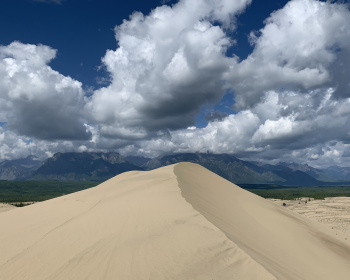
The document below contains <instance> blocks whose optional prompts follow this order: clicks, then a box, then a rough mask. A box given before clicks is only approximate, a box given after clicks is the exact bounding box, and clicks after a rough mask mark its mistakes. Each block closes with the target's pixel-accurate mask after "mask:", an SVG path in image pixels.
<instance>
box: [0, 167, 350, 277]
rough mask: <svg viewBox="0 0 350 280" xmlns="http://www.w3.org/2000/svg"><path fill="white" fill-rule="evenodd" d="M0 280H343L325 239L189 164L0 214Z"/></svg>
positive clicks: (348, 257) (129, 175)
mask: <svg viewBox="0 0 350 280" xmlns="http://www.w3.org/2000/svg"><path fill="white" fill-rule="evenodd" d="M0 225H1V230H0V279H1V280H19V279H21V280H44V279H45V280H59V279H62V280H63V279H64V280H69V279H76V280H83V279H84V280H88V279H90V280H107V279H122V280H143V279H145V280H146V279H152V280H158V279H159V280H161V279H162V280H163V279H179V280H180V279H181V280H185V279H203V280H204V279H205V280H206V279H208V280H211V279H217V280H226V279H241V280H242V279H259V280H261V279H262V280H264V279H308V280H312V279H315V280H316V279H317V280H322V279H324V280H329V279H337V280H341V279H344V280H345V279H346V280H348V279H349V275H350V245H349V244H348V243H347V242H345V241H344V240H342V239H341V238H338V237H337V236H334V234H333V232H332V230H331V229H330V228H328V227H326V226H323V225H321V224H319V223H317V222H316V221H312V220H310V219H308V218H307V217H304V216H301V215H299V214H297V213H294V212H292V211H290V210H289V209H287V208H286V207H283V206H281V205H277V204H276V203H274V202H272V201H269V200H266V199H263V198H261V197H259V196H257V195H254V194H252V193H250V192H248V191H245V190H243V189H241V188H239V187H238V186H236V185H234V184H232V183H231V182H229V181H227V180H225V179H223V178H221V177H219V176H218V175H216V174H214V173H212V172H210V171H208V170H207V169H205V168H204V167H202V166H200V165H197V164H193V163H178V164H175V165H170V166H166V167H162V168H159V169H156V170H152V171H130V172H126V173H123V174H121V175H118V176H116V177H114V178H112V179H110V180H108V181H106V182H104V183H102V184H100V185H98V186H97V187H94V188H91V189H88V190H83V191H80V192H76V193H73V194H69V195H65V196H61V197H58V198H55V199H51V200H47V201H44V202H40V203H36V204H32V205H29V206H26V207H23V208H16V209H12V210H10V211H5V212H2V213H0Z"/></svg>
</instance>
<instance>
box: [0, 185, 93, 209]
mask: <svg viewBox="0 0 350 280" xmlns="http://www.w3.org/2000/svg"><path fill="white" fill-rule="evenodd" d="M99 183H100V182H94V181H71V182H69V181H54V180H45V181H0V203H14V202H17V204H18V205H15V206H24V205H23V202H31V201H44V200H47V199H51V198H55V197H58V196H61V195H65V194H69V193H73V192H77V191H81V190H85V189H88V188H91V187H94V186H96V185H98V184H99ZM21 203H22V204H21Z"/></svg>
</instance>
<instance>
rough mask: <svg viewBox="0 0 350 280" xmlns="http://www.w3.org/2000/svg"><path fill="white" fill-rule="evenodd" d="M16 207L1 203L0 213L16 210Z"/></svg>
mask: <svg viewBox="0 0 350 280" xmlns="http://www.w3.org/2000/svg"><path fill="white" fill-rule="evenodd" d="M15 208H16V206H13V205H11V204H7V203H0V213H1V212H6V211H9V210H12V209H15Z"/></svg>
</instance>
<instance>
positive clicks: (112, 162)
mask: <svg viewBox="0 0 350 280" xmlns="http://www.w3.org/2000/svg"><path fill="white" fill-rule="evenodd" d="M131 170H142V168H140V167H138V166H136V165H133V164H131V163H129V162H128V161H126V160H125V158H124V157H123V156H121V155H120V154H118V153H115V152H110V153H87V152H84V153H57V154H55V155H54V156H53V157H51V158H49V159H47V160H46V161H45V162H44V163H43V165H42V166H41V167H40V168H39V169H38V170H36V171H35V172H34V174H33V177H32V178H33V179H54V180H71V181H74V180H99V181H103V180H107V179H109V178H111V177H114V176H116V175H118V174H120V173H123V172H126V171H131Z"/></svg>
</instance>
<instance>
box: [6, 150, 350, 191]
mask: <svg viewBox="0 0 350 280" xmlns="http://www.w3.org/2000/svg"><path fill="white" fill-rule="evenodd" d="M179 162H193V163H197V164H200V165H202V166H203V167H205V168H207V169H209V170H210V171H212V172H214V173H216V174H218V175H219V176H221V177H223V178H225V179H227V180H228V181H230V182H234V183H236V184H278V185H290V186H321V185H337V184H345V183H349V182H346V181H350V168H346V167H338V166H331V167H329V168H326V169H317V168H313V167H311V166H309V165H307V164H298V163H285V162H281V163H279V164H277V165H271V164H263V163H259V162H249V161H244V160H240V159H238V158H236V157H235V156H233V155H230V154H210V153H182V154H174V155H165V156H159V157H156V158H153V159H151V158H145V157H138V156H129V157H123V156H122V155H120V154H119V153H116V152H109V153H95V152H83V153H56V154H55V155H53V156H52V157H51V158H48V159H47V160H45V161H43V162H41V161H39V160H38V159H37V158H36V157H34V156H30V157H27V158H25V159H17V160H12V161H11V160H7V161H3V162H0V179H1V180H28V179H30V180H45V179H51V180H70V181H75V180H95V181H105V180H107V179H109V178H111V177H114V176H116V175H118V174H120V173H123V172H126V171H131V170H153V169H156V168H159V167H162V166H166V165H170V164H175V163H179Z"/></svg>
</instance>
